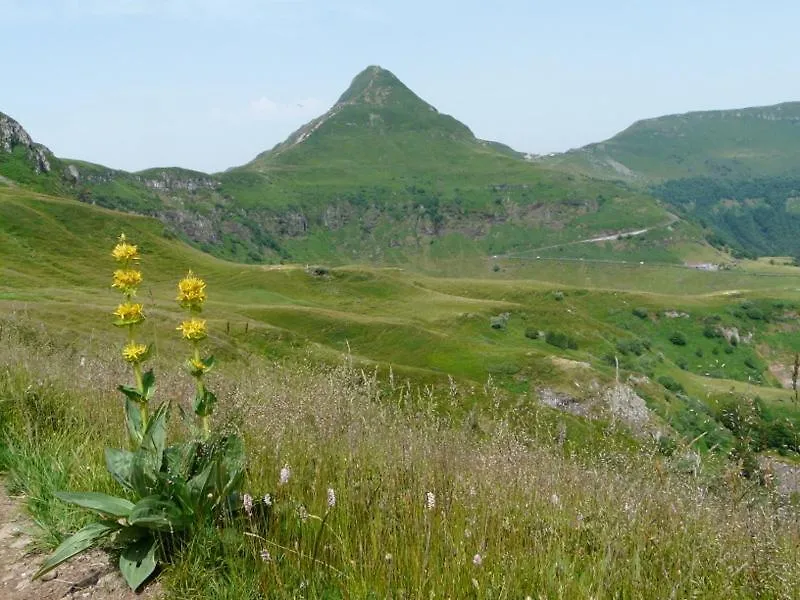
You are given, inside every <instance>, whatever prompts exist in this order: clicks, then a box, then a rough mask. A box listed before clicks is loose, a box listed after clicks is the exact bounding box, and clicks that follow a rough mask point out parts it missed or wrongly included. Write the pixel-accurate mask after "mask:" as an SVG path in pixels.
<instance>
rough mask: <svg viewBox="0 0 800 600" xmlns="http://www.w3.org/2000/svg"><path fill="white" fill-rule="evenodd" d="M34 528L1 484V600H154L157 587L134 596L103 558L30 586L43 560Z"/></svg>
mask: <svg viewBox="0 0 800 600" xmlns="http://www.w3.org/2000/svg"><path fill="white" fill-rule="evenodd" d="M31 531H33V524H32V522H31V521H30V519H29V518H28V517H27V516H26V515H25V514H24V510H23V501H22V499H20V498H13V497H10V496H9V495H8V493H7V492H6V490H5V486H3V484H2V482H0V599H2V600H29V599H35V600H60V599H66V600H78V599H81V600H83V599H90V600H155V599H156V598H160V597H161V593H160V590H159V589H158V585H157V584H156V585H151V586H149V587H148V588H147V589H145V590H144V591H143V592H141V593H139V594H134V593H133V592H131V590H130V589H129V588H128V586H127V584H126V583H125V581H124V580H123V579H122V577H121V576H120V575H119V573H118V572H117V571H116V569H114V567H113V566H112V565H111V563H110V561H109V558H108V556H107V555H106V554H104V553H102V552H97V551H93V552H87V553H85V554H82V555H80V556H76V557H75V558H73V559H72V560H70V561H69V562H67V563H65V564H63V565H61V566H60V567H57V568H56V569H55V570H54V571H51V572H50V573H48V574H47V575H45V576H44V579H45V580H46V581H41V580H37V581H31V575H32V574H33V573H35V572H36V569H38V568H39V565H40V564H41V563H42V561H43V560H44V559H45V555H43V554H32V553H31V552H30V550H29V548H30V546H31V541H32V537H31Z"/></svg>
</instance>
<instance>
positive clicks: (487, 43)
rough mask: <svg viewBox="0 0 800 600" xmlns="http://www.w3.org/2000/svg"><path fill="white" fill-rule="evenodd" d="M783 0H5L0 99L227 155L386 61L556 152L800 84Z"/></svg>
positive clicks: (287, 127)
mask: <svg viewBox="0 0 800 600" xmlns="http://www.w3.org/2000/svg"><path fill="white" fill-rule="evenodd" d="M798 23H800V3H797V2H794V1H790V0H785V1H781V0H763V1H761V2H755V1H748V2H745V1H740V0H729V1H722V0H671V1H662V2H652V1H644V0H642V1H638V2H636V1H633V0H629V1H623V0H607V1H605V2H601V1H596V0H595V1H593V0H561V1H554V0H548V1H547V2H540V1H538V0H537V1H534V0H530V1H527V2H525V1H523V0H507V1H504V0H495V1H494V2H489V1H486V0H483V1H480V2H476V1H473V0H460V1H457V0H426V1H420V0H405V1H402V2H388V1H379V0H375V1H373V2H367V1H363V2H362V1H361V0H352V1H351V0H342V1H338V2H337V1H323V0H271V1H270V0H0V111H2V112H6V113H8V114H9V115H11V116H12V117H14V118H16V119H17V120H19V121H20V122H21V123H22V124H23V126H25V127H26V128H27V129H28V131H29V132H30V133H31V135H33V136H34V138H35V139H36V140H37V141H40V142H42V143H44V144H46V145H48V146H49V147H50V148H51V149H52V150H53V151H54V152H55V153H56V154H58V155H60V156H66V157H72V158H81V159H85V160H91V161H94V162H100V163H103V164H106V165H108V166H111V167H116V168H124V169H129V170H136V169H142V168H146V167H152V166H175V165H176V166H182V167H188V168H195V169H200V170H205V171H217V170H223V169H225V168H227V167H230V166H234V165H238V164H242V163H244V162H247V161H249V160H250V159H252V158H253V157H254V156H255V155H256V154H258V153H259V152H261V151H263V150H265V149H267V148H270V147H272V146H273V145H274V144H275V143H277V142H279V141H281V140H282V139H283V138H284V137H286V135H288V134H289V133H290V132H291V131H293V130H294V129H296V128H297V127H298V126H300V125H301V124H303V123H304V122H306V121H308V120H309V119H311V118H312V117H314V116H316V115H318V114H320V113H322V112H324V111H325V110H327V108H329V106H330V105H331V104H332V103H333V102H335V100H336V98H337V97H338V96H339V94H341V92H342V91H344V89H345V88H346V87H347V86H348V84H349V83H350V80H351V79H352V78H353V77H354V76H355V75H356V74H357V73H358V72H359V71H360V70H362V69H363V68H364V67H366V66H367V65H370V64H379V65H381V66H383V67H385V68H387V69H389V70H391V71H392V72H394V74H395V75H397V76H398V77H399V78H400V79H401V80H402V81H403V82H405V83H406V84H407V85H408V86H409V87H410V88H411V89H413V90H414V91H415V92H416V93H417V94H419V95H420V96H421V97H422V98H424V99H425V100H427V101H428V102H430V103H431V104H433V105H434V106H436V107H437V108H438V109H439V110H440V111H442V112H445V113H448V114H451V115H453V116H454V117H456V118H457V119H459V120H461V121H463V122H464V123H466V124H467V125H468V126H469V127H470V128H472V130H473V131H474V132H475V134H476V135H478V136H479V137H482V138H485V139H493V140H498V141H501V142H504V143H507V144H509V145H511V146H513V147H514V148H516V149H518V150H521V151H527V152H540V153H541V152H550V151H562V150H566V149H568V148H571V147H576V146H580V145H583V144H586V143H589V142H592V141H599V140H601V139H605V138H607V137H610V136H611V135H613V134H614V133H616V132H617V131H619V130H621V129H623V128H624V127H626V126H627V125H629V124H630V123H632V122H633V121H635V120H637V119H640V118H644V117H651V116H658V115H661V114H665V113H675V112H685V111H688V110H702V109H712V108H736V107H742V106H751V105H759V104H773V103H777V102H782V101H789V100H800V60H798V55H799V52H800V48H798V46H800V42H798V40H800V37H799V36H798V27H799V26H798Z"/></svg>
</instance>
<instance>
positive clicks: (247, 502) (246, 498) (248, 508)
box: [242, 494, 253, 517]
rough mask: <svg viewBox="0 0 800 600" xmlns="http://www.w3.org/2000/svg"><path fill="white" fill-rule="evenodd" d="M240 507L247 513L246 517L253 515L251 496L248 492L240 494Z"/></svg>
mask: <svg viewBox="0 0 800 600" xmlns="http://www.w3.org/2000/svg"><path fill="white" fill-rule="evenodd" d="M242 507H243V508H244V512H246V513H247V516H248V517H252V516H253V497H252V496H251V495H250V494H244V495H243V496H242Z"/></svg>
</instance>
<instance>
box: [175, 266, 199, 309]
mask: <svg viewBox="0 0 800 600" xmlns="http://www.w3.org/2000/svg"><path fill="white" fill-rule="evenodd" d="M176 300H177V301H178V303H179V304H180V305H181V306H182V307H183V308H188V309H190V310H198V311H199V310H201V309H202V307H203V302H205V301H206V282H205V281H203V280H202V279H200V278H199V277H197V276H196V275H195V274H194V273H192V272H191V271H189V273H188V274H187V275H186V277H184V278H183V279H181V280H180V281H179V282H178V297H177V298H176Z"/></svg>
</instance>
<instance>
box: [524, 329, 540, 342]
mask: <svg viewBox="0 0 800 600" xmlns="http://www.w3.org/2000/svg"><path fill="white" fill-rule="evenodd" d="M525 337H526V338H528V339H529V340H538V339H539V330H538V329H536V328H535V327H528V328H527V329H525Z"/></svg>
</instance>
